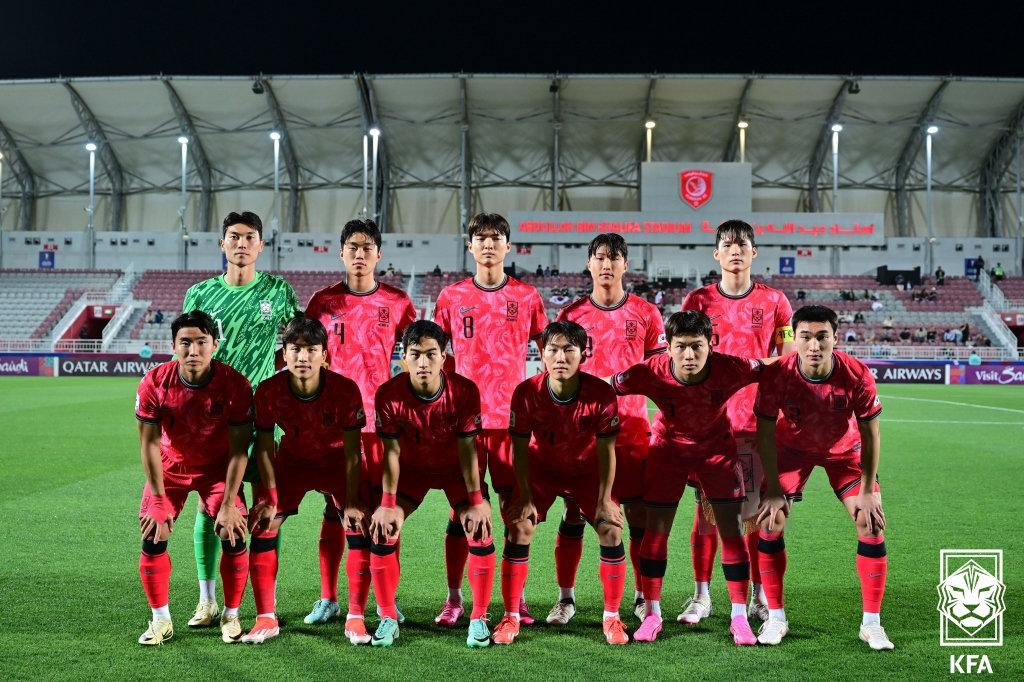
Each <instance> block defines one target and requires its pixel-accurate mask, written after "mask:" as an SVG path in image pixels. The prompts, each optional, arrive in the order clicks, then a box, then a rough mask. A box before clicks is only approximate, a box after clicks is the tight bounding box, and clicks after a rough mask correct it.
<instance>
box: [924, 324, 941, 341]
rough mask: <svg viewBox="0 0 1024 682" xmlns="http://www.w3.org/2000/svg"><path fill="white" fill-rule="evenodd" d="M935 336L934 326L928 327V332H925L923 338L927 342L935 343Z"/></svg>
mask: <svg viewBox="0 0 1024 682" xmlns="http://www.w3.org/2000/svg"><path fill="white" fill-rule="evenodd" d="M937 336H938V333H937V332H936V331H935V327H934V326H931V327H928V332H927V333H926V334H925V339H926V340H927V341H928V343H935V339H936V337H937Z"/></svg>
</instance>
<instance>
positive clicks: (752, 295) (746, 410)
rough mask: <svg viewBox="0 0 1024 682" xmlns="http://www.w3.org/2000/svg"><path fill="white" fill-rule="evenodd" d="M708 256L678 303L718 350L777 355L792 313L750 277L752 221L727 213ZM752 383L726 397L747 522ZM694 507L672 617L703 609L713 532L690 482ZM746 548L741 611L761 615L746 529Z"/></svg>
mask: <svg viewBox="0 0 1024 682" xmlns="http://www.w3.org/2000/svg"><path fill="white" fill-rule="evenodd" d="M712 255H713V256H714V259H715V260H716V261H717V262H718V264H719V266H720V267H721V269H722V278H721V280H720V281H717V282H714V283H712V284H709V285H707V286H704V287H701V288H699V289H696V290H694V291H691V292H690V293H689V294H687V296H686V299H685V300H684V301H683V305H682V310H700V311H702V312H704V313H706V314H707V316H708V317H710V318H711V320H712V324H713V325H714V334H713V337H712V341H713V343H712V345H713V346H714V349H715V350H716V351H717V352H719V353H727V354H729V355H738V356H740V357H758V358H764V357H769V356H770V355H772V354H773V353H776V352H777V353H778V354H779V355H784V354H786V353H788V352H790V351H791V350H792V349H793V328H792V327H791V326H790V320H789V318H790V317H791V316H792V314H793V309H792V307H791V306H790V303H789V300H788V299H787V298H786V295H785V294H783V293H782V292H781V291H779V290H777V289H773V288H771V287H769V286H766V285H765V284H763V283H761V282H754V281H753V280H752V279H751V266H752V264H753V261H754V259H755V258H757V245H756V243H755V241H754V228H753V227H752V226H751V225H750V224H749V223H747V222H744V221H742V220H727V221H725V222H723V223H722V224H721V225H719V226H718V230H717V231H716V233H715V249H714V251H713V252H712ZM756 393H757V389H756V388H755V387H754V386H753V385H750V386H745V387H744V388H741V389H740V390H739V391H737V392H736V393H735V394H734V395H733V396H732V398H730V399H729V404H728V414H729V422H730V423H731V424H732V429H733V434H734V436H735V438H736V448H737V454H738V456H739V458H740V463H741V464H742V465H743V482H744V487H745V488H746V492H747V500H746V502H744V505H743V519H744V520H745V521H747V522H748V526H753V519H754V517H755V516H756V515H757V502H758V499H757V497H758V492H759V490H760V488H761V478H762V476H761V460H760V459H758V457H757V437H756V431H757V422H756V420H755V419H754V410H753V405H754V397H755V395H756ZM696 495H697V498H698V499H697V507H696V510H695V512H694V519H693V528H692V530H691V531H690V547H691V559H692V562H693V579H694V593H693V596H692V597H691V598H690V599H689V601H687V603H686V604H684V605H683V610H682V612H681V613H680V614H679V615H678V616H677V618H676V620H678V621H679V622H681V623H690V624H693V623H698V622H700V620H701V619H702V618H706V617H708V616H710V615H711V613H712V607H711V592H710V585H711V576H712V575H713V573H714V565H715V554H716V553H717V551H718V534H717V533H716V532H715V527H714V524H713V522H712V519H709V518H708V516H709V514H707V513H705V511H706V510H705V509H703V508H702V507H703V505H702V504H701V500H700V489H699V488H697V489H696ZM746 540H747V552H748V553H749V554H750V566H751V577H752V581H751V597H750V607H749V608H748V610H747V616H748V617H750V618H754V617H756V618H759V619H760V620H762V621H763V620H766V619H767V617H768V607H767V604H766V603H765V601H764V591H763V590H762V589H761V578H760V576H759V574H758V571H757V532H756V529H753V530H752V531H751V532H749V533H748V535H747V536H746Z"/></svg>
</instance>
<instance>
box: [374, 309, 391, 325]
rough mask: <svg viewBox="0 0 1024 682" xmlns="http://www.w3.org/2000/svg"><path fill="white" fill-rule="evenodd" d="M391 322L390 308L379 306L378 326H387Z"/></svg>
mask: <svg viewBox="0 0 1024 682" xmlns="http://www.w3.org/2000/svg"><path fill="white" fill-rule="evenodd" d="M390 322H391V309H390V308H377V326H378V327H386V326H388V324H389V323H390Z"/></svg>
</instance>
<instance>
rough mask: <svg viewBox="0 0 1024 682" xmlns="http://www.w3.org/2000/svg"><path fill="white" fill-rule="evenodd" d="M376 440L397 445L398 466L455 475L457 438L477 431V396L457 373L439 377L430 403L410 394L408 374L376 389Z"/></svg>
mask: <svg viewBox="0 0 1024 682" xmlns="http://www.w3.org/2000/svg"><path fill="white" fill-rule="evenodd" d="M376 405H377V436H378V437H380V438H382V439H384V438H388V439H392V440H398V442H399V445H400V447H401V449H402V454H401V461H402V466H403V467H409V468H412V469H415V470H417V471H420V472H425V473H436V472H451V471H453V470H454V471H458V470H459V448H458V440H459V438H468V437H471V436H475V435H476V434H477V433H479V432H480V391H479V390H478V389H477V387H476V384H474V383H473V382H472V381H470V380H469V379H467V378H466V377H464V376H460V375H459V374H454V373H452V374H449V373H448V372H441V388H439V389H438V392H437V395H436V396H435V397H433V398H431V399H426V398H421V397H419V396H418V395H416V394H415V393H414V392H413V390H412V385H411V384H410V383H409V373H408V372H402V373H401V374H399V375H398V376H395V377H392V378H391V379H390V380H389V381H387V382H386V383H385V384H384V385H383V386H381V387H380V388H379V389H378V390H377V398H376Z"/></svg>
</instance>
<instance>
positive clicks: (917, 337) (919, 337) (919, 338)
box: [914, 327, 928, 343]
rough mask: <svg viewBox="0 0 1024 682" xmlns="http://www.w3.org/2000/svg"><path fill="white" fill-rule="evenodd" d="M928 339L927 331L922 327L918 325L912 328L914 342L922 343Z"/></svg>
mask: <svg viewBox="0 0 1024 682" xmlns="http://www.w3.org/2000/svg"><path fill="white" fill-rule="evenodd" d="M927 339H928V332H927V331H925V328H924V327H918V328H917V329H915V330H914V343H924V342H925V341H926V340H927Z"/></svg>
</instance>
